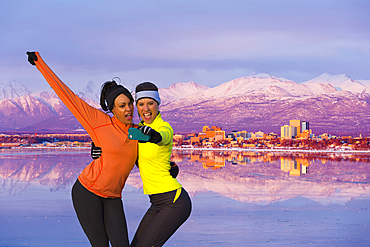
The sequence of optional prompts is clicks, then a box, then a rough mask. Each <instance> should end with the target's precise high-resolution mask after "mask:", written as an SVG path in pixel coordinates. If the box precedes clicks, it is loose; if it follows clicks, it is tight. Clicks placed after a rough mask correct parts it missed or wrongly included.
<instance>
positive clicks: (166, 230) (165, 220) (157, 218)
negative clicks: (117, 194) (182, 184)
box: [131, 189, 191, 247]
mask: <svg viewBox="0 0 370 247" xmlns="http://www.w3.org/2000/svg"><path fill="white" fill-rule="evenodd" d="M175 194H176V190H175V191H170V192H166V193H161V194H155V195H151V196H150V202H151V204H152V205H151V206H150V208H149V209H148V211H147V212H146V214H145V215H144V217H143V219H142V220H141V222H140V225H139V227H138V229H137V230H136V233H135V236H134V239H133V240H132V243H131V247H143V246H154V247H157V246H162V245H163V244H164V243H165V242H166V241H167V240H168V239H169V238H170V237H171V236H172V234H174V233H175V231H176V230H177V229H178V228H179V227H180V226H181V225H182V224H183V223H184V222H185V221H186V220H187V219H188V218H189V216H190V212H191V200H190V197H189V195H188V193H187V192H186V190H185V189H182V191H181V195H180V197H179V198H178V199H177V200H176V201H175V202H173V200H174V198H175Z"/></svg>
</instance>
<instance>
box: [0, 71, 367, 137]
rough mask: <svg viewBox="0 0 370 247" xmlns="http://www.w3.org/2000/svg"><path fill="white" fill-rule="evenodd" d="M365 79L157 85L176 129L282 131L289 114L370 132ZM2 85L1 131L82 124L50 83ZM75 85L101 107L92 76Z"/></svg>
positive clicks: (261, 78)
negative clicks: (31, 88)
mask: <svg viewBox="0 0 370 247" xmlns="http://www.w3.org/2000/svg"><path fill="white" fill-rule="evenodd" d="M364 82H366V81H362V82H361V83H360V82H358V81H355V80H353V79H351V78H350V77H348V76H347V75H329V74H323V75H321V76H319V77H316V78H314V79H312V80H309V81H306V82H304V83H301V84H300V83H296V82H294V81H292V80H288V79H285V78H281V77H276V76H273V75H270V74H267V73H260V74H252V75H250V76H244V77H241V78H237V79H234V80H231V81H228V82H225V83H223V84H221V85H219V86H217V87H214V88H208V87H206V86H203V85H199V84H197V83H195V82H188V83H175V84H173V85H171V86H170V87H169V88H160V89H159V93H160V96H161V100H162V104H161V106H160V110H161V113H162V115H163V117H164V119H165V120H167V121H169V122H170V123H171V125H172V126H173V128H174V130H175V132H190V131H192V132H197V131H200V130H201V128H202V126H204V125H217V126H221V127H223V129H225V130H235V129H237V130H247V131H253V132H254V131H258V130H262V131H266V132H271V131H273V132H275V133H279V131H280V126H282V125H285V124H288V123H289V120H290V119H301V120H306V121H309V122H310V126H311V128H312V129H314V132H315V128H316V131H318V132H330V131H334V132H335V133H337V134H338V133H339V132H341V131H342V132H343V133H353V132H358V133H360V132H362V133H367V132H368V133H369V134H370V106H369V102H370V88H368V87H366V86H365V83H364ZM2 88H4V90H3V91H4V92H6V93H3V95H6V97H7V98H4V99H2V100H1V101H0V117H1V120H0V131H9V130H11V129H13V130H17V131H22V130H23V131H35V130H37V131H38V132H41V131H49V132H50V131H53V130H58V131H61V132H63V131H64V132H66V131H73V130H79V131H80V130H81V126H80V125H79V123H78V122H77V121H76V120H75V119H74V118H73V116H71V113H70V112H69V110H68V109H67V108H66V107H65V106H64V104H63V103H62V102H61V101H60V100H59V98H58V97H57V95H56V94H55V93H54V92H53V90H52V89H51V88H46V89H40V90H38V91H35V92H32V93H31V92H30V91H29V90H28V89H27V88H26V87H25V86H23V85H21V84H20V83H16V82H14V81H12V82H9V83H8V84H6V85H2ZM5 89H6V90H5ZM17 89H19V90H17ZM73 90H75V92H76V93H77V94H78V95H79V96H80V97H81V98H82V99H84V100H85V101H87V102H88V103H89V104H90V105H92V106H94V107H96V108H100V106H99V104H98V101H99V95H100V93H99V90H100V89H99V88H98V87H97V86H95V84H94V83H93V82H88V83H86V84H85V85H81V89H73ZM10 92H12V93H10ZM19 95H20V96H19ZM316 133H317V132H316Z"/></svg>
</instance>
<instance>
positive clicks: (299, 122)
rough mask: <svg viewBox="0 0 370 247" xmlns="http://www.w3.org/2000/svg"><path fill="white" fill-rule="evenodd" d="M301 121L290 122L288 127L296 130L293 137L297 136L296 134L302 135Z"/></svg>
mask: <svg viewBox="0 0 370 247" xmlns="http://www.w3.org/2000/svg"><path fill="white" fill-rule="evenodd" d="M301 125H302V121H301V120H290V126H294V127H296V128H297V132H296V133H294V135H293V136H297V135H298V134H300V133H302V128H301Z"/></svg>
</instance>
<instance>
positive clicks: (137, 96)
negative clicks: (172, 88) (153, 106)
mask: <svg viewBox="0 0 370 247" xmlns="http://www.w3.org/2000/svg"><path fill="white" fill-rule="evenodd" d="M142 98H151V99H154V100H155V101H157V103H158V105H160V104H161V99H160V98H159V93H158V91H154V90H153V91H140V92H137V93H135V101H136V103H137V101H138V100H139V99H142Z"/></svg>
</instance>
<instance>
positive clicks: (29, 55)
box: [26, 51, 37, 65]
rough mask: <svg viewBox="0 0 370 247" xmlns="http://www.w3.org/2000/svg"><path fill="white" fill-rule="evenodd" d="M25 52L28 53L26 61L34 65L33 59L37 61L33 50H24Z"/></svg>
mask: <svg viewBox="0 0 370 247" xmlns="http://www.w3.org/2000/svg"><path fill="white" fill-rule="evenodd" d="M26 54H27V55H28V62H30V64H32V65H36V64H35V61H37V56H36V54H35V52H34V51H33V52H30V51H28V52H26Z"/></svg>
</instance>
